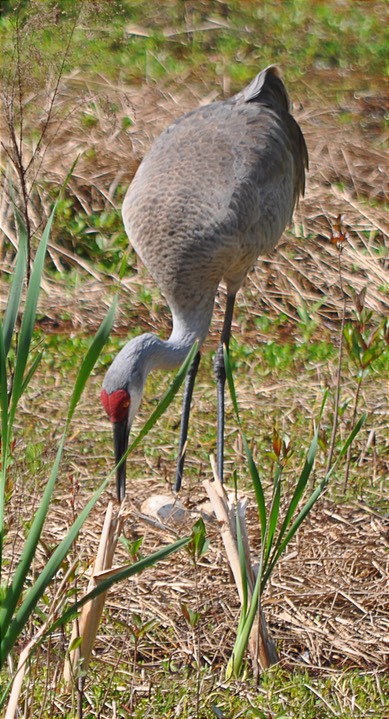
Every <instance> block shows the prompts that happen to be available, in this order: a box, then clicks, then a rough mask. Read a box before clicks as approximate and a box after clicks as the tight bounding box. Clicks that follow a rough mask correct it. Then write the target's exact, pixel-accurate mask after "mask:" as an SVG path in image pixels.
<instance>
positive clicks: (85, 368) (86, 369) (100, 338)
mask: <svg viewBox="0 0 389 719" xmlns="http://www.w3.org/2000/svg"><path fill="white" fill-rule="evenodd" d="M117 301H118V298H117V296H116V297H115V298H114V300H113V302H112V305H111V307H110V308H109V310H108V312H107V314H106V316H105V318H104V320H103V321H102V323H101V325H100V327H99V329H98V330H97V332H96V335H95V337H94V339H93V342H92V344H91V346H90V347H89V349H88V351H87V353H86V355H85V357H84V359H83V361H82V364H81V367H80V370H79V372H78V375H77V379H76V381H75V384H74V389H73V393H72V396H71V399H70V403H69V410H68V416H67V420H66V425H69V423H70V421H71V419H72V417H73V414H74V410H75V409H76V407H77V404H78V402H79V400H80V397H81V395H82V392H83V390H84V387H85V384H86V381H87V380H88V378H89V376H90V374H91V372H92V370H93V367H94V366H95V364H96V362H97V359H98V357H99V355H100V353H101V350H102V349H103V347H104V345H105V343H106V341H107V339H108V337H109V334H110V332H111V329H112V325H113V321H114V319H115V312H116V307H117Z"/></svg>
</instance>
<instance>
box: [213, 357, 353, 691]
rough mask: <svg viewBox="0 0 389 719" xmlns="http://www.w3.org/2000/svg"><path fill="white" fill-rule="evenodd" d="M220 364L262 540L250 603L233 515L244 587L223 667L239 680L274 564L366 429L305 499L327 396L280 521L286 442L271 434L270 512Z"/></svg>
mask: <svg viewBox="0 0 389 719" xmlns="http://www.w3.org/2000/svg"><path fill="white" fill-rule="evenodd" d="M224 361H225V367H226V375H227V381H228V386H229V390H230V395H231V399H232V404H233V407H234V412H235V418H236V421H237V424H238V427H239V430H240V433H241V436H242V442H243V447H244V451H245V454H246V457H247V461H248V467H249V471H250V476H251V480H252V483H253V487H254V491H255V498H256V504H257V509H258V517H259V527H260V537H261V546H260V554H259V566H258V571H257V575H256V580H255V585H254V588H253V591H252V595H251V598H250V597H249V585H248V573H247V568H246V563H245V562H246V559H245V552H244V546H243V537H242V529H241V526H240V520H239V514H238V513H237V542H238V551H239V557H240V563H241V575H242V583H243V603H242V609H241V616H240V621H239V626H238V631H237V637H236V641H235V645H234V649H233V653H232V656H231V659H230V661H229V664H228V667H227V676H229V677H230V676H232V675H235V676H239V674H240V673H241V671H242V665H243V659H244V653H245V651H246V648H247V645H248V641H249V637H250V632H251V630H252V627H253V624H254V620H255V617H256V615H257V612H258V607H259V605H260V602H261V596H262V594H263V592H264V590H265V588H266V585H267V583H268V581H269V579H270V577H271V575H272V573H273V571H274V568H275V566H276V564H277V562H278V561H279V559H280V557H281V555H282V554H283V552H284V551H285V549H286V548H287V546H288V545H289V544H290V542H291V540H292V539H293V537H294V536H295V534H296V532H297V530H298V528H299V527H300V525H301V523H302V522H303V521H304V520H305V518H306V517H307V515H308V513H309V512H310V510H311V509H312V507H313V505H314V504H315V502H316V501H317V500H318V499H319V497H320V496H321V494H322V493H323V491H324V490H325V488H326V486H327V484H328V481H329V479H330V476H331V475H332V473H333V471H334V469H335V467H336V465H337V463H338V462H339V460H340V459H341V457H343V456H344V455H345V454H346V453H347V450H348V448H349V446H350V445H351V443H352V441H353V440H354V437H355V436H356V434H357V433H358V432H359V430H360V429H361V427H362V425H363V424H364V422H365V419H366V416H365V415H363V416H362V417H361V419H360V420H359V421H358V422H357V423H356V424H355V426H354V428H353V430H352V432H351V433H350V435H349V437H348V438H347V440H346V441H345V442H344V444H343V446H342V448H341V450H340V451H339V453H338V456H337V459H336V461H335V462H334V463H333V465H332V466H331V468H330V470H329V471H327V472H326V474H325V476H324V478H323V479H322V480H321V481H320V482H319V484H318V485H317V487H316V488H315V489H314V490H313V492H312V491H311V492H310V493H309V492H308V497H307V496H306V492H307V485H308V480H309V478H310V476H311V473H312V469H313V466H314V462H315V457H316V454H317V450H318V446H319V444H318V438H319V425H320V418H321V416H322V413H323V409H324V405H325V401H326V397H327V393H326V394H325V395H324V399H323V402H322V406H321V410H320V413H319V418H318V421H317V423H316V425H317V428H316V431H315V433H314V436H313V439H312V441H311V444H310V447H309V449H308V452H307V455H306V459H305V463H304V466H303V469H302V471H301V473H300V476H299V477H298V479H297V482H296V484H295V488H294V491H293V493H292V497H291V498H290V499H289V500H288V503H287V507H286V511H285V513H284V514H283V516H282V514H281V508H282V499H285V498H284V497H283V483H282V474H283V470H284V467H285V463H286V459H287V457H288V454H289V452H290V445H289V440H283V439H282V438H281V437H280V436H279V435H278V433H275V434H274V436H273V452H274V456H275V459H276V468H275V473H274V478H273V489H272V496H271V501H270V507H269V508H268V507H267V503H266V500H265V492H264V488H263V483H262V480H261V478H260V474H259V471H258V468H257V466H256V464H255V462H254V459H253V455H252V452H251V449H250V447H249V444H248V441H247V438H246V435H245V433H244V430H243V428H242V424H241V420H240V414H239V408H238V402H237V398H236V392H235V385H234V380H233V375H232V371H231V366H230V362H229V358H228V352H227V350H226V349H225V350H224Z"/></svg>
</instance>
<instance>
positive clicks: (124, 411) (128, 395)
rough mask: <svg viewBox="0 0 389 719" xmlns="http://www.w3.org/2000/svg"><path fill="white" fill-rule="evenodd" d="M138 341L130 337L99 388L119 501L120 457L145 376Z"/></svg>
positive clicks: (123, 484)
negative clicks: (110, 432) (109, 426)
mask: <svg viewBox="0 0 389 719" xmlns="http://www.w3.org/2000/svg"><path fill="white" fill-rule="evenodd" d="M143 336H144V335H143ZM139 340H140V338H136V339H134V340H131V342H128V344H126V345H125V347H124V348H123V349H122V350H121V352H119V354H118V355H117V357H116V358H115V359H114V361H113V362H112V365H111V366H110V368H109V370H108V372H107V374H106V375H105V378H104V381H103V387H102V390H101V403H102V405H103V407H104V409H105V411H106V413H107V415H108V417H109V419H110V420H111V422H112V427H113V442H114V451H115V463H116V465H118V464H119V462H121V464H120V465H119V466H117V471H116V488H117V496H118V500H119V502H121V501H122V500H123V499H124V496H125V493H126V460H125V459H123V457H124V455H125V454H126V451H127V448H128V437H129V434H130V429H131V425H132V423H133V421H134V418H135V415H136V413H137V411H138V409H139V405H140V402H141V399H142V394H143V387H144V383H145V379H146V376H147V363H145V362H144V361H142V352H141V347H140V342H139Z"/></svg>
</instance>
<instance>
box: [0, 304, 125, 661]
mask: <svg viewBox="0 0 389 719" xmlns="http://www.w3.org/2000/svg"><path fill="white" fill-rule="evenodd" d="M115 307H116V303H115V302H114V303H113V304H112V306H111V308H110V310H109V312H108V314H107V316H106V317H105V319H104V320H103V322H102V323H101V325H100V328H99V330H98V331H97V333H96V336H95V338H94V340H93V342H92V344H91V346H90V348H89V350H88V352H87V355H86V357H85V359H84V361H83V363H82V365H81V368H80V370H79V373H78V376H77V379H76V383H75V389H74V392H73V395H72V399H71V403H70V407H69V413H68V418H67V421H66V426H65V430H64V433H63V436H62V439H61V442H60V445H59V448H58V451H57V456H56V459H55V462H54V465H53V467H52V470H51V474H50V477H49V481H48V483H47V485H46V488H45V491H44V493H43V496H42V499H41V503H40V505H39V508H38V510H37V512H36V514H35V517H34V520H33V522H32V525H31V528H30V531H29V533H28V536H27V539H26V541H25V544H24V547H23V551H22V553H21V559H20V562H19V564H18V566H17V568H16V570H15V572H14V576H13V581H12V584H11V585H10V586H9V587H8V590H7V592H6V595H5V599H4V602H3V605H2V607H1V609H0V628H1V634H2V636H5V635H6V632H7V631H8V628H9V625H10V622H11V619H12V616H13V614H14V612H15V609H16V606H17V603H18V601H19V598H20V596H21V594H22V591H23V586H24V582H25V579H26V576H27V574H28V571H29V568H30V565H31V562H32V559H33V557H34V554H35V551H36V547H37V545H38V542H39V539H40V535H41V532H42V527H43V524H44V521H45V519H46V516H47V512H48V508H49V505H50V501H51V497H52V494H53V491H54V486H55V483H56V479H57V475H58V470H59V465H60V461H61V458H62V453H63V448H64V444H65V438H66V432H67V428H68V426H69V423H70V420H71V418H72V415H73V413H74V410H75V407H76V405H77V402H78V400H79V399H80V396H81V392H82V390H83V388H84V387H85V383H86V381H87V379H88V377H89V375H90V373H91V371H92V369H93V367H94V365H95V363H96V361H97V358H98V357H99V355H100V352H101V349H102V346H103V344H104V342H105V341H106V339H107V337H108V335H109V332H110V330H111V327H112V323H113V318H114V313H115ZM1 656H3V655H1Z"/></svg>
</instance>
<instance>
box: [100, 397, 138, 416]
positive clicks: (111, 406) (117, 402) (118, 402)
mask: <svg viewBox="0 0 389 719" xmlns="http://www.w3.org/2000/svg"><path fill="white" fill-rule="evenodd" d="M100 396H101V404H102V405H103V407H104V409H105V411H106V413H107V415H108V417H109V419H110V420H111V422H123V420H125V419H126V417H127V415H128V408H129V406H130V404H131V397H130V395H129V394H128V392H126V390H125V389H117V390H116V391H115V392H111V394H108V392H107V390H106V389H102V390H101V395H100Z"/></svg>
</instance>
